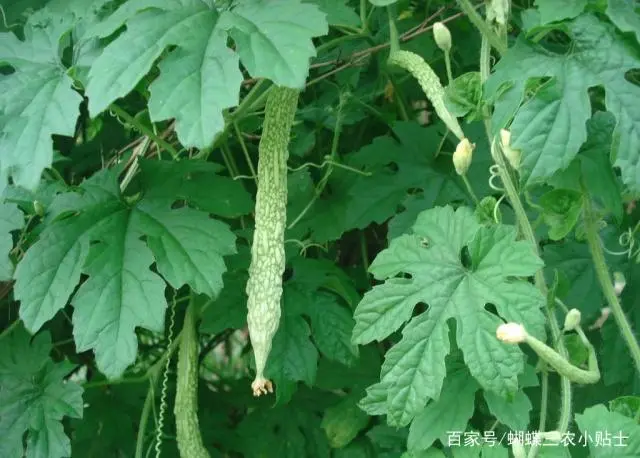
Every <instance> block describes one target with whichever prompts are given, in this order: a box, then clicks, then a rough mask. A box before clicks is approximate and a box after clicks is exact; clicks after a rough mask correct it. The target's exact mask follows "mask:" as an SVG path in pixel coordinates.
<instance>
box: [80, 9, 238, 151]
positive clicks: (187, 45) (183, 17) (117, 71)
mask: <svg viewBox="0 0 640 458" xmlns="http://www.w3.org/2000/svg"><path fill="white" fill-rule="evenodd" d="M147 3H149V2H137V3H136V2H134V3H133V6H127V4H125V6H123V7H121V8H120V10H118V11H116V13H114V16H116V17H119V18H121V19H122V20H126V19H128V20H127V22H126V24H127V30H126V32H125V33H123V34H121V35H120V36H119V37H118V38H116V39H115V40H114V41H113V42H111V43H110V44H109V45H108V46H107V47H106V48H105V50H104V51H103V52H102V54H101V55H100V56H99V57H98V58H97V59H96V60H95V61H94V62H93V65H92V66H91V69H90V71H89V76H88V79H89V81H88V84H87V94H88V96H89V112H90V113H91V115H92V116H95V115H97V114H99V113H101V112H102V111H104V110H106V109H107V108H108V106H109V105H110V104H111V103H112V102H113V101H115V100H116V99H118V98H120V97H123V96H125V95H127V94H128V93H129V92H130V91H131V90H132V89H133V88H134V87H135V85H136V84H137V83H138V82H139V81H140V79H142V77H144V76H145V75H146V74H147V73H148V72H149V70H150V69H151V66H152V65H153V63H154V62H155V61H156V59H158V57H160V55H161V54H162V53H163V52H164V50H165V49H166V48H167V47H168V46H171V45H177V46H178V48H177V49H175V50H174V51H172V52H171V53H170V54H169V55H168V56H167V57H166V58H165V59H164V60H163V61H162V63H161V64H160V76H159V77H158V79H157V80H156V81H154V82H153V83H152V84H151V87H150V88H149V89H150V91H151V97H150V99H149V114H150V117H151V120H152V121H162V120H165V119H170V118H175V119H176V130H177V132H178V138H179V139H180V142H181V143H182V144H183V145H184V146H185V147H197V148H205V147H207V146H209V145H210V144H211V143H212V142H213V139H214V138H215V136H216V134H218V133H219V132H220V131H222V129H223V128H224V119H223V117H222V111H223V110H224V109H226V108H229V107H233V106H235V105H237V104H238V100H239V89H240V84H241V82H242V73H241V72H240V69H239V68H238V56H237V55H236V54H235V53H234V52H233V51H231V50H230V49H228V48H227V45H226V34H225V33H224V32H223V31H221V30H220V29H219V28H218V13H217V12H216V11H215V10H213V9H211V8H209V7H208V6H207V5H205V4H204V3H202V2H186V3H187V4H186V5H181V4H180V2H168V3H162V4H158V2H151V4H150V5H148V4H147ZM148 6H159V7H161V8H162V9H156V8H154V9H147V10H145V11H141V12H139V13H137V14H135V15H133V13H134V12H135V11H136V10H138V9H142V8H143V7H148ZM123 9H125V11H124V12H120V11H121V10H123Z"/></svg>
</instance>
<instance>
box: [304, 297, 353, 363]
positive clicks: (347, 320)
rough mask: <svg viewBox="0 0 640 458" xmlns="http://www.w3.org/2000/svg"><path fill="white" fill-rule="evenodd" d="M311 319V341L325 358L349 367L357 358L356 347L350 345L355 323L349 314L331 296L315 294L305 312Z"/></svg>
mask: <svg viewBox="0 0 640 458" xmlns="http://www.w3.org/2000/svg"><path fill="white" fill-rule="evenodd" d="M305 313H306V314H307V315H309V318H311V330H312V332H313V340H314V341H315V343H316V345H317V346H318V349H319V350H320V352H322V354H323V355H325V356H326V357H327V358H329V359H332V360H335V361H338V362H340V363H342V364H345V365H347V366H350V365H351V364H353V363H354V362H355V361H356V359H357V358H358V354H359V352H358V346H357V345H353V344H352V343H351V332H352V331H353V326H354V324H355V322H354V321H353V318H352V317H351V312H350V311H349V310H348V309H346V308H345V307H343V306H341V305H340V304H339V303H338V302H337V300H336V297H335V296H333V295H331V294H324V293H321V292H317V293H316V294H315V295H314V302H313V303H312V304H310V306H309V307H308V308H307V310H306V311H305Z"/></svg>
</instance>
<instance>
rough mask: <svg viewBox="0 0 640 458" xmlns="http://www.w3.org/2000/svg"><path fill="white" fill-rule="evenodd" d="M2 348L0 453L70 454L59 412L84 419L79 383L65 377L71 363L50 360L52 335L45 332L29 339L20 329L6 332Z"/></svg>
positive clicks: (39, 455) (28, 455)
mask: <svg viewBox="0 0 640 458" xmlns="http://www.w3.org/2000/svg"><path fill="white" fill-rule="evenodd" d="M4 339H6V340H4V341H3V342H2V346H1V347H0V432H1V433H2V441H0V455H2V456H7V457H9V456H23V451H22V450H23V448H22V438H23V435H24V433H25V432H27V449H26V456H27V457H48V458H59V457H64V456H70V454H71V445H70V443H69V438H68V437H67V436H66V434H65V432H64V428H63V425H62V419H63V417H65V416H66V417H73V418H82V410H83V401H82V388H81V387H80V386H79V385H77V384H76V383H74V382H70V381H66V380H65V377H66V375H67V374H69V372H71V370H72V369H73V366H72V365H71V364H70V363H68V362H62V363H54V362H53V361H52V360H51V359H49V352H50V351H51V348H52V347H51V338H50V337H49V334H48V333H46V332H44V333H41V334H39V335H37V336H36V337H35V338H34V339H33V340H31V336H30V335H29V334H28V333H27V332H26V331H25V330H24V328H22V326H20V327H18V328H16V329H15V330H14V331H12V332H11V334H9V335H8V336H4Z"/></svg>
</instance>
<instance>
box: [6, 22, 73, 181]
mask: <svg viewBox="0 0 640 458" xmlns="http://www.w3.org/2000/svg"><path fill="white" fill-rule="evenodd" d="M56 19H57V18H55V17H52V18H51V19H50V24H54V25H50V26H48V27H44V28H43V27H36V26H34V27H32V26H30V25H27V26H25V30H24V35H25V41H20V40H18V38H16V36H15V35H14V34H13V33H0V64H8V65H10V66H11V67H13V69H14V70H15V72H14V73H11V74H8V75H7V74H2V75H0V193H1V192H2V189H3V188H4V186H5V185H6V178H8V177H11V178H12V179H13V183H14V184H15V185H18V186H22V187H24V188H27V189H29V190H34V189H35V188H36V187H37V186H38V182H39V181H40V176H41V175H42V171H43V170H44V169H46V168H48V167H50V166H51V163H52V160H53V139H52V137H51V136H52V135H54V134H55V135H65V136H73V134H74V132H75V128H76V119H77V118H78V115H79V113H80V109H79V107H80V102H81V101H82V97H81V96H80V94H78V93H77V92H76V91H75V90H73V88H72V87H71V85H72V83H73V81H72V79H71V78H70V77H69V76H67V74H66V72H65V68H64V67H63V66H62V63H61V61H60V56H59V54H58V40H59V39H60V37H61V35H62V34H63V33H64V32H65V30H66V29H65V28H61V27H55V23H56Z"/></svg>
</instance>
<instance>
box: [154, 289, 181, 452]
mask: <svg viewBox="0 0 640 458" xmlns="http://www.w3.org/2000/svg"><path fill="white" fill-rule="evenodd" d="M175 318H176V293H175V291H174V293H173V300H172V301H171V314H170V315H169V335H168V336H167V340H168V342H167V348H169V347H171V344H172V343H173V327H174V324H175V321H176V320H175ZM170 363H171V358H167V361H166V362H165V363H164V370H163V373H162V391H161V393H160V412H159V413H158V424H157V426H156V440H155V445H154V449H155V452H156V458H160V452H161V450H162V430H163V429H164V417H165V413H166V411H167V387H168V384H169V364H170Z"/></svg>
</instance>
